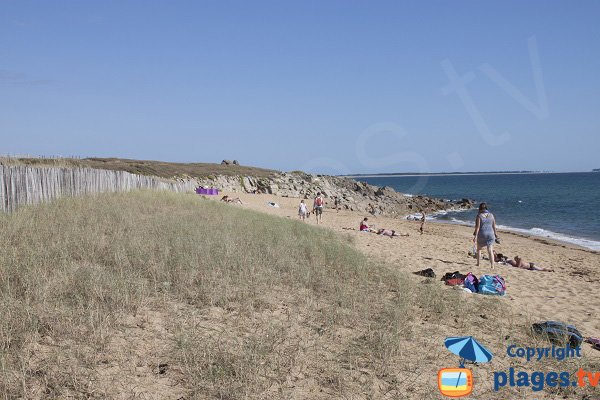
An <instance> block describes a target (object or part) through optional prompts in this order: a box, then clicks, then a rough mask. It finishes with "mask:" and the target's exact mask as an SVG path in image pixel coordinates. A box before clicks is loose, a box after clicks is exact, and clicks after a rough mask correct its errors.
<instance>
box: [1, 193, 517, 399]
mask: <svg viewBox="0 0 600 400" xmlns="http://www.w3.org/2000/svg"><path fill="white" fill-rule="evenodd" d="M0 235H1V237H2V238H3V244H2V246H1V247H0V315H2V318H1V319H0V394H1V395H2V397H3V398H7V399H8V398H11V399H12V398H66V397H69V398H129V397H125V396H124V394H123V389H119V388H117V387H116V386H114V385H112V384H111V382H112V381H110V380H108V381H106V379H105V376H104V375H103V372H102V368H104V367H111V368H120V369H119V371H120V373H119V376H120V378H121V379H123V380H124V382H125V383H124V385H125V386H127V384H128V382H130V379H133V378H136V379H148V384H150V383H156V382H154V381H153V380H156V379H158V378H157V377H159V376H161V375H156V376H146V377H143V376H142V377H139V376H137V377H136V376H135V374H134V373H133V372H131V371H129V370H127V368H125V365H124V363H126V360H127V359H128V357H129V356H128V355H127V354H129V353H127V351H130V350H131V349H128V348H127V347H128V346H129V347H132V346H133V345H132V344H131V343H132V342H131V341H129V339H128V337H127V335H130V336H131V334H130V332H132V329H134V330H142V329H144V328H143V327H141V328H140V327H136V326H133V328H132V327H131V326H129V325H128V324H126V323H125V322H124V321H125V320H126V318H127V317H128V316H136V315H138V316H139V315H141V314H144V313H145V312H147V310H151V311H152V312H153V313H154V314H152V315H159V316H160V317H161V319H160V321H159V322H160V324H159V325H160V328H161V331H160V332H162V333H161V334H156V335H155V336H154V337H153V340H154V339H155V341H156V342H157V343H159V346H158V347H157V348H160V349H161V351H163V350H164V352H163V353H161V357H163V359H164V360H166V361H165V363H164V365H165V367H164V368H166V365H168V366H169V368H170V369H169V371H167V372H165V371H166V370H163V371H162V372H161V374H163V373H164V374H165V375H167V376H172V377H173V379H174V382H175V384H176V385H177V387H178V388H179V390H180V391H181V390H183V391H184V392H185V394H186V395H185V398H219V399H243V398H257V399H258V398H292V397H295V398H314V399H318V398H386V397H389V398H436V397H435V381H434V380H432V379H431V377H432V376H433V377H434V376H435V374H436V370H437V369H438V368H440V367H441V366H443V365H444V364H443V362H444V361H442V364H440V361H439V360H438V359H441V360H445V362H446V363H449V362H450V361H449V360H453V359H452V358H451V357H450V356H448V355H447V354H446V353H447V352H445V351H442V350H443V346H441V341H440V340H438V338H439V337H443V335H444V334H445V333H446V332H450V331H452V330H455V331H457V332H468V331H469V330H471V331H475V330H476V331H477V332H481V331H485V332H487V333H488V334H490V335H492V336H493V337H499V336H501V335H502V336H503V335H504V334H505V333H506V332H507V331H510V330H511V329H512V328H513V327H511V326H506V321H503V320H501V319H495V318H491V319H490V320H489V321H487V322H486V324H485V326H483V325H482V326H475V324H474V323H472V321H475V320H478V318H479V316H478V315H476V314H482V313H487V314H488V315H497V314H498V313H504V312H505V310H503V309H501V308H499V307H500V306H498V303H497V302H494V301H493V300H488V299H485V300H482V301H480V302H479V303H478V304H477V311H476V314H474V313H473V311H472V307H473V305H472V303H471V304H469V303H468V302H465V301H461V297H460V293H458V292H457V291H452V290H443V289H442V288H441V286H440V285H438V284H433V282H432V283H428V284H427V283H423V284H416V283H415V280H414V279H412V278H411V277H407V276H405V275H403V274H401V273H398V272H397V269H396V268H394V266H390V265H385V264H382V263H381V262H377V261H376V260H370V259H368V258H367V257H365V256H364V255H363V254H361V253H360V252H358V251H357V250H355V249H354V248H353V247H352V244H351V243H350V242H349V239H346V238H343V237H341V236H337V235H334V234H333V233H332V232H330V231H328V230H325V229H318V228H315V227H312V226H309V225H307V224H303V223H299V222H298V221H292V220H285V219H281V218H277V217H271V216H267V215H263V214H260V213H255V212H250V211H247V210H243V209H240V208H236V207H234V206H230V205H225V204H219V203H217V202H212V201H208V200H203V199H201V198H200V197H198V196H194V195H177V194H172V193H156V192H134V193H127V194H102V195H97V196H90V197H85V198H71V199H61V200H59V201H56V202H54V203H52V204H45V205H41V206H37V207H24V208H23V209H20V210H18V211H17V212H15V213H14V214H11V215H1V216H0ZM163 328H164V329H163ZM123 332H128V333H126V334H122V333H123ZM146 333H147V332H146ZM116 337H124V339H123V343H122V344H120V345H119V344H118V343H120V342H116V341H115V338H116ZM432 337H435V340H434V341H432V339H431V338H432ZM131 340H133V339H131ZM115 343H116V344H115ZM426 346H427V348H426ZM115 353H123V354H124V356H123V357H122V360H125V361H121V362H120V363H119V362H112V361H110V360H111V358H110V357H111V356H112V357H114V356H115ZM452 362H453V363H454V361H452ZM138 363H139V361H138ZM140 366H141V365H135V366H134V367H140ZM101 367H102V368H101ZM153 368H154V367H153ZM134 369H135V368H134ZM128 374H131V376H130V375H128ZM138 375H139V374H138ZM103 379H104V381H103ZM151 381H152V382H151ZM136 382H137V381H136ZM139 385H140V384H139V382H138V386H139ZM143 385H144V383H143V381H142V384H141V386H143ZM170 393H171V392H168V391H167V392H165V393H164V395H160V396H159V395H156V394H154V395H155V396H159V397H160V398H170V397H169V395H170ZM149 396H152V394H149ZM430 396H431V397H430ZM159 397H155V398H159ZM174 398H180V397H179V396H177V397H174ZM492 398H493V396H492Z"/></svg>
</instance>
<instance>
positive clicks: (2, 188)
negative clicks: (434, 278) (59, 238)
mask: <svg viewBox="0 0 600 400" xmlns="http://www.w3.org/2000/svg"><path fill="white" fill-rule="evenodd" d="M136 189H156V190H169V191H174V192H180V193H181V192H193V191H194V189H195V185H194V183H193V182H174V181H166V180H162V179H159V178H155V177H150V176H144V175H135V174H130V173H129V172H124V171H112V170H102V169H92V168H32V167H25V166H3V165H0V210H1V211H4V212H11V211H14V210H15V209H17V208H18V207H19V206H21V205H24V204H38V203H42V202H47V201H51V200H53V199H56V198H58V197H61V196H79V195H84V194H89V193H100V192H122V191H129V190H136Z"/></svg>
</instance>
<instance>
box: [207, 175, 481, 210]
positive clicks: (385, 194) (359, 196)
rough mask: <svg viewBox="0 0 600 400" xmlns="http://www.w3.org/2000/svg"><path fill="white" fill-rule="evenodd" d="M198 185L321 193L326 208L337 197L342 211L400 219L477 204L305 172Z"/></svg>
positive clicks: (293, 193)
mask: <svg viewBox="0 0 600 400" xmlns="http://www.w3.org/2000/svg"><path fill="white" fill-rule="evenodd" d="M196 183H197V185H198V186H203V187H215V188H218V189H221V190H224V191H228V192H242V193H267V194H273V195H277V196H282V197H294V198H301V199H310V198H313V197H315V196H316V194H317V193H319V192H320V193H321V194H322V195H323V196H324V197H325V200H326V207H333V205H334V201H333V199H334V197H337V198H338V199H340V200H341V208H342V209H346V210H351V211H361V212H369V213H371V214H374V215H386V216H397V217H404V216H406V215H408V214H411V213H416V212H419V211H420V210H425V211H426V212H428V213H431V212H436V211H441V210H451V209H455V210H457V209H468V208H471V207H472V206H473V204H474V202H473V201H471V200H469V199H461V200H453V201H450V200H441V199H434V198H430V197H426V196H410V195H404V194H402V193H398V192H396V191H395V190H394V189H393V188H391V187H388V186H383V187H377V186H373V185H369V184H368V183H366V182H358V181H355V180H352V179H349V178H343V177H336V176H327V175H311V174H305V173H301V172H293V173H281V174H278V175H275V176H273V177H269V178H257V177H252V176H224V175H219V176H210V177H208V178H204V179H200V180H198V179H196Z"/></svg>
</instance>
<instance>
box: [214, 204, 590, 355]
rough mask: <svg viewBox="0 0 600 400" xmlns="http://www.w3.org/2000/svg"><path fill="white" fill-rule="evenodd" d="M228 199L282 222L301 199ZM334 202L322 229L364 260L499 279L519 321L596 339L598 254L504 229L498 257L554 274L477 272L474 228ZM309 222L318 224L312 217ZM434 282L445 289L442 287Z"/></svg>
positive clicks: (504, 269)
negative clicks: (346, 239) (560, 324)
mask: <svg viewBox="0 0 600 400" xmlns="http://www.w3.org/2000/svg"><path fill="white" fill-rule="evenodd" d="M225 194H227V193H225ZM229 195H230V196H232V197H238V196H239V197H240V198H241V200H242V202H243V203H244V204H243V205H242V206H240V207H244V208H249V209H253V210H257V211H260V212H265V213H269V214H274V215H279V216H281V217H284V218H296V219H297V218H298V215H297V208H298V204H299V202H300V199H295V198H283V197H277V196H273V195H265V194H260V195H253V194H239V193H229ZM219 198H220V196H219ZM215 199H216V198H215ZM269 201H271V202H275V203H277V204H278V205H279V206H280V208H274V207H270V206H269V205H267V204H266V203H267V202H269ZM305 202H307V203H308V205H309V209H310V208H312V201H311V200H305ZM330 203H331V202H330ZM331 205H332V204H329V205H327V206H326V208H325V211H324V214H323V220H322V224H321V225H320V226H322V227H324V228H327V229H331V230H333V231H335V232H338V233H342V234H346V235H351V236H353V237H354V239H355V241H354V242H355V244H356V246H357V247H358V249H360V250H361V251H363V252H364V253H366V254H368V255H369V256H372V257H378V258H381V259H382V260H385V261H387V262H389V263H392V264H393V265H397V266H398V268H399V269H401V270H405V271H406V272H413V271H418V270H421V269H424V268H429V267H431V268H433V270H434V271H435V273H436V275H437V276H438V277H441V276H442V275H443V274H444V273H446V272H454V271H460V272H462V273H467V272H473V274H475V275H477V276H481V275H483V274H498V275H501V276H503V277H504V278H505V280H506V285H507V295H506V296H504V297H502V298H498V301H504V302H507V303H508V304H509V305H510V306H512V307H513V310H514V312H515V314H516V315H519V316H522V317H523V321H528V322H535V321H541V320H559V321H564V322H567V323H570V324H573V325H575V326H576V327H577V328H578V329H579V330H580V331H581V333H582V334H583V335H584V336H586V337H588V336H595V337H600V320H599V319H598V318H597V314H596V310H597V309H598V308H599V306H600V295H599V294H598V293H599V292H598V286H599V283H600V279H599V276H598V274H599V272H600V254H599V253H597V252H593V251H590V250H586V249H583V248H578V247H575V246H571V245H567V244H563V243H559V242H553V241H551V240H547V239H544V238H536V237H525V236H523V235H519V234H515V233H511V232H502V233H501V238H502V243H501V245H496V246H495V248H496V251H497V252H500V253H502V254H504V255H507V256H509V257H511V258H512V257H514V256H515V255H519V256H521V257H523V258H524V259H525V260H526V261H527V262H529V261H532V262H535V263H536V265H538V266H539V267H543V268H549V269H553V270H554V272H540V271H529V270H522V269H517V268H513V267H510V266H504V265H500V264H496V265H495V267H494V269H493V270H492V269H491V267H490V265H489V261H488V260H482V262H481V266H479V267H477V266H476V262H475V259H474V258H472V257H470V256H469V255H468V251H469V249H470V248H471V246H472V237H473V236H472V235H473V228H471V227H467V226H459V225H449V224H441V223H430V222H428V223H427V224H426V225H425V233H424V234H423V235H420V234H419V232H418V229H419V225H420V222H418V221H407V220H401V219H394V218H388V217H381V216H378V217H375V216H371V215H363V214H361V213H358V212H351V211H339V212H336V211H335V210H333V209H332V208H331ZM365 216H368V217H369V222H370V223H371V224H372V225H375V226H376V227H377V228H380V227H381V228H388V229H394V230H396V231H397V232H402V233H409V234H410V236H409V237H395V238H388V237H382V236H379V235H376V234H370V233H364V232H359V231H358V226H359V223H360V221H361V220H362V218H364V217H365ZM499 222H500V223H501V222H502V221H499ZM306 223H309V224H311V225H316V220H315V217H314V215H313V216H311V217H310V218H308V219H307V220H306ZM345 228H346V229H345ZM347 228H353V230H350V229H347ZM484 253H485V252H484ZM439 284H440V285H442V282H439ZM448 290H452V289H450V288H448ZM465 295H468V294H465ZM469 296H477V295H469ZM583 348H584V349H583V354H584V355H585V356H586V357H594V358H600V352H599V351H595V350H593V349H591V348H590V346H589V345H585V346H583Z"/></svg>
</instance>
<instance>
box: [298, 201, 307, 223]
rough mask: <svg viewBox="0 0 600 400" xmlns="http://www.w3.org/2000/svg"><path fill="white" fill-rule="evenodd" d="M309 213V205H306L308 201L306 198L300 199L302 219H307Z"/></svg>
mask: <svg viewBox="0 0 600 400" xmlns="http://www.w3.org/2000/svg"><path fill="white" fill-rule="evenodd" d="M307 214H308V207H306V203H305V202H304V200H300V205H299V206H298V216H299V217H300V219H301V220H302V221H304V220H305V219H306V216H307Z"/></svg>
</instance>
